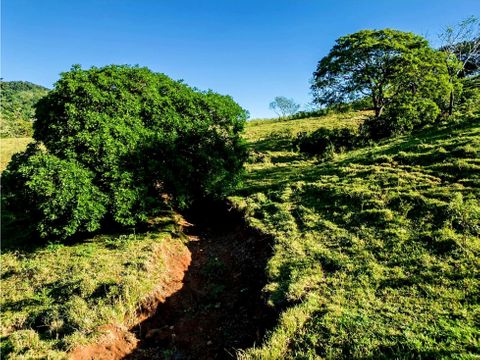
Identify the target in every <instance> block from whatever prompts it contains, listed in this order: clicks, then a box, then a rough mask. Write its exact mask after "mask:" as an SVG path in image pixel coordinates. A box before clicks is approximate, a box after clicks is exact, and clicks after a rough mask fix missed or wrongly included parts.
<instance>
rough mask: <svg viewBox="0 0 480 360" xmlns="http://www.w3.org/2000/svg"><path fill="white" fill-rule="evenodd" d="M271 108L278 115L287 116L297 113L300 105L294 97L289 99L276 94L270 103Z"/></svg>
mask: <svg viewBox="0 0 480 360" xmlns="http://www.w3.org/2000/svg"><path fill="white" fill-rule="evenodd" d="M270 109H272V110H273V111H275V113H276V114H277V115H278V116H281V117H285V116H288V115H293V114H295V113H296V112H297V111H298V109H300V105H299V104H297V103H296V102H295V100H293V99H289V98H287V97H285V96H276V97H275V99H274V100H273V101H272V102H271V103H270Z"/></svg>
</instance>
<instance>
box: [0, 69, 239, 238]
mask: <svg viewBox="0 0 480 360" xmlns="http://www.w3.org/2000/svg"><path fill="white" fill-rule="evenodd" d="M36 117H37V121H36V122H35V124H34V139H35V140H36V141H38V142H41V143H43V144H44V146H45V148H46V153H44V154H42V153H41V152H40V153H38V151H37V152H35V153H34V154H33V153H32V154H31V155H28V156H27V154H24V155H23V156H19V157H17V159H14V161H12V163H11V164H10V166H9V167H8V168H7V170H6V173H5V177H6V178H7V180H8V178H9V177H12V178H16V177H18V176H20V174H19V171H23V173H22V174H24V175H23V176H24V177H26V179H25V183H26V184H27V183H32V182H39V184H41V183H42V182H43V183H44V184H45V186H51V185H49V184H48V183H47V182H45V181H46V180H45V181H44V178H43V177H44V175H45V172H46V171H47V169H46V165H45V166H44V164H48V166H49V170H48V173H49V174H50V175H49V177H52V178H57V179H58V181H59V182H60V183H64V180H61V179H62V178H64V177H74V176H78V174H80V175H81V176H82V178H84V179H85V181H84V182H83V183H79V184H78V186H83V188H82V189H77V192H79V193H80V192H81V193H84V194H89V195H88V196H87V195H86V196H85V197H83V198H82V199H83V200H82V199H80V198H79V199H78V200H77V201H86V202H88V201H94V200H93V198H95V197H96V198H97V201H100V200H101V203H102V204H103V205H102V206H104V207H105V209H106V212H105V213H104V216H102V217H101V219H103V220H105V219H110V220H112V221H114V222H115V223H118V224H121V225H128V226H132V225H135V224H137V223H139V222H142V221H144V220H146V219H147V217H148V216H149V215H150V214H152V213H153V212H154V211H155V209H158V208H162V207H164V206H165V204H164V203H165V199H166V198H169V199H172V200H171V202H172V203H173V204H175V205H177V206H185V205H187V204H189V203H191V202H192V201H194V200H195V199H200V198H203V197H217V196H222V195H223V194H225V193H226V192H228V191H229V190H230V189H231V188H232V187H233V186H235V184H236V182H237V181H238V178H239V175H240V173H241V171H242V169H243V162H244V160H245V156H246V150H245V145H244V141H243V140H242V138H241V132H242V130H243V127H244V123H245V121H246V118H247V113H246V111H245V110H243V109H242V108H241V107H240V106H239V105H238V104H236V103H235V102H234V101H233V99H232V98H231V97H229V96H223V95H219V94H217V93H214V92H212V91H206V92H203V91H199V90H197V89H194V88H191V87H189V86H187V85H185V84H183V83H182V82H178V81H174V80H172V79H170V78H169V77H167V76H166V75H164V74H160V73H154V72H152V71H150V70H149V69H147V68H141V67H131V66H116V65H111V66H106V67H103V68H96V67H93V68H91V69H89V70H83V69H81V67H80V66H74V67H73V68H72V69H71V71H69V72H65V73H63V74H62V75H61V78H60V80H59V81H58V82H57V83H56V84H55V86H54V89H53V90H52V91H50V92H49V93H48V95H47V96H46V97H44V98H42V99H41V100H40V101H39V103H38V104H37V107H36ZM32 156H35V157H40V158H43V157H45V159H43V160H38V159H37V158H35V159H36V160H35V161H34V160H33V159H32ZM46 157H48V158H46ZM54 159H55V160H54ZM28 163H32V164H33V163H35V164H37V165H38V166H39V167H40V168H42V169H43V170H38V171H30V172H25V171H24V170H19V169H25V168H29V166H28ZM25 164H27V165H25ZM55 164H63V165H62V166H64V167H65V168H68V169H71V171H70V172H62V174H61V175H60V174H58V175H56V177H55V176H54V175H52V174H53V173H58V171H59V170H60V166H59V165H58V166H57V165H55ZM67 164H68V166H67ZM89 182H90V183H91V186H92V188H91V189H90V190H88V189H87V187H88V185H87V184H88V183H89ZM6 183H7V184H10V183H12V182H9V181H7V182H6ZM38 186H39V187H40V188H38V187H37V188H35V189H33V188H32V190H31V191H35V192H37V193H39V194H40V193H42V192H43V194H44V195H42V196H40V197H35V196H30V197H27V199H25V201H28V203H27V204H25V203H23V204H22V208H31V209H38V208H39V207H42V205H41V204H43V203H44V202H45V201H46V199H48V201H50V203H51V206H50V207H49V209H48V214H45V213H43V215H42V216H40V218H42V217H44V216H49V217H55V218H60V216H59V213H60V212H61V211H62V209H63V208H64V207H65V202H69V201H76V200H72V199H69V198H67V197H65V196H63V194H61V193H60V192H56V191H54V192H51V191H47V190H46V189H44V188H42V185H38ZM72 186H73V185H72ZM24 190H25V189H24ZM97 190H98V191H97ZM22 191H23V190H19V189H18V187H17V186H13V185H12V186H6V188H5V189H4V192H5V194H6V196H7V199H8V204H10V205H12V206H13V204H15V203H18V201H19V199H20V198H21V193H22ZM71 192H72V193H74V192H75V191H74V190H71ZM97 193H99V194H101V195H97ZM104 195H105V196H104ZM60 197H61V199H60ZM38 199H41V201H40V200H38ZM57 200H58V201H57ZM55 204H58V206H56V205H55ZM77 205H79V204H78V203H77V204H76V205H75V204H70V205H68V206H69V207H70V208H73V209H74V208H78V206H77ZM13 207H14V206H13ZM84 208H86V207H84ZM15 210H16V211H17V212H22V210H21V209H20V208H16V209H15ZM82 211H83V210H82ZM97 213H100V210H99V211H98V212H97ZM78 219H79V220H78V221H80V224H78V226H76V228H77V229H86V230H90V229H94V228H98V223H99V221H100V220H99V219H97V220H98V221H97V223H96V224H92V223H91V221H92V219H88V218H85V217H84V215H79V216H78ZM40 220H41V219H40ZM37 225H38V224H37ZM57 225H58V227H62V226H63V227H65V228H66V227H68V221H65V222H63V223H62V222H59V223H58V224H57ZM37 228H38V226H37ZM59 233H60V234H61V235H65V236H64V237H66V236H67V235H71V233H72V232H71V231H70V232H68V231H66V230H65V231H63V232H62V231H60V232H59ZM42 235H45V236H48V235H56V234H55V233H54V232H52V231H50V232H48V231H47V232H44V233H42Z"/></svg>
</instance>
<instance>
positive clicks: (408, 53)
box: [312, 29, 449, 118]
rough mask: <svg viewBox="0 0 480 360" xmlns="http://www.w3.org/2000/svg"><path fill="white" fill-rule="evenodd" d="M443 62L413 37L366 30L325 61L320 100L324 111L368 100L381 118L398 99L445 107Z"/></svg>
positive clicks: (317, 90) (319, 74)
mask: <svg viewBox="0 0 480 360" xmlns="http://www.w3.org/2000/svg"><path fill="white" fill-rule="evenodd" d="M443 60H444V58H443V57H442V54H441V53H440V52H438V51H435V50H433V49H432V48H431V47H430V46H429V44H428V42H427V41H426V40H425V39H424V38H422V37H421V36H418V35H415V34H413V33H410V32H402V31H398V30H392V29H384V30H362V31H359V32H356V33H354V34H350V35H347V36H343V37H341V38H339V39H338V40H337V41H336V44H335V46H334V47H333V48H332V49H331V51H330V52H329V54H328V55H327V56H325V57H324V58H323V59H321V60H320V61H319V63H318V65H317V69H316V71H315V72H314V74H313V82H312V90H313V93H314V98H315V101H316V102H317V103H319V104H321V105H334V104H338V103H343V102H349V101H352V100H356V99H359V98H362V97H365V96H367V97H370V98H371V100H372V103H373V107H374V110H375V116H376V117H377V118H379V117H381V116H382V114H383V112H384V110H385V109H386V108H388V106H389V105H390V104H392V103H393V102H394V101H395V100H396V99H398V98H402V99H403V101H406V100H407V99H408V98H409V99H413V98H425V97H427V98H429V99H432V101H434V102H435V103H436V104H437V105H438V106H439V107H441V106H443V105H444V104H443V102H444V101H445V99H444V93H445V91H448V90H447V88H448V87H449V82H448V72H447V68H446V66H445V63H444V61H443ZM431 91H433V93H432V92H431ZM406 94H408V96H406Z"/></svg>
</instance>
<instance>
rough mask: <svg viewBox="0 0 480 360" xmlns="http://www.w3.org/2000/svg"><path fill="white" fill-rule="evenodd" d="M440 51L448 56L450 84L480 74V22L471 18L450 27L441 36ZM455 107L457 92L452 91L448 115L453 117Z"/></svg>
mask: <svg viewBox="0 0 480 360" xmlns="http://www.w3.org/2000/svg"><path fill="white" fill-rule="evenodd" d="M439 37H440V40H441V42H442V45H441V47H440V50H441V51H443V52H445V53H446V54H447V57H446V64H447V67H448V73H449V75H450V82H451V83H452V84H453V83H455V81H456V79H457V78H458V77H461V78H464V77H467V76H471V75H478V74H479V72H480V21H479V19H478V18H477V17H475V16H471V17H469V18H467V19H465V20H463V21H461V22H460V23H458V24H457V25H455V26H448V27H447V28H445V30H444V31H443V32H442V33H441V34H440V35H439ZM454 105H455V91H454V89H452V90H451V91H450V100H449V106H448V114H449V115H452V113H453V109H454Z"/></svg>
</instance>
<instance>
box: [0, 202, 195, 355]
mask: <svg viewBox="0 0 480 360" xmlns="http://www.w3.org/2000/svg"><path fill="white" fill-rule="evenodd" d="M154 220H155V221H154V223H152V224H151V226H150V227H149V229H147V231H144V232H142V233H140V234H135V232H132V233H123V234H122V233H120V234H103V235H98V236H95V237H92V238H90V239H83V240H82V241H81V242H72V243H70V244H60V243H49V244H39V245H38V246H35V243H34V244H32V243H30V242H32V241H34V239H33V238H31V237H29V235H28V234H22V229H20V228H18V227H15V226H14V224H12V223H11V222H10V221H11V219H10V218H9V214H8V213H6V212H5V211H2V254H1V263H2V267H1V279H2V291H1V294H0V306H1V308H2V312H1V327H0V332H1V335H0V336H1V353H2V355H3V356H5V357H6V358H9V359H46V358H48V359H64V358H66V357H67V353H68V352H70V351H74V352H75V350H77V349H78V348H79V347H81V346H83V345H85V346H86V345H88V344H91V343H97V344H100V345H99V346H100V348H101V349H103V350H105V349H106V347H108V348H110V352H111V353H114V352H115V354H116V356H117V358H119V357H120V356H121V355H122V354H123V355H125V354H126V353H128V352H129V351H130V350H131V349H133V348H134V347H135V346H136V342H137V341H136V339H135V337H134V336H133V335H132V334H130V333H129V332H128V329H129V327H131V326H133V325H135V324H137V323H138V322H139V321H142V320H143V319H144V318H145V317H148V315H150V312H151V311H153V310H155V307H156V305H157V304H158V302H160V301H163V300H164V299H165V298H166V297H168V296H169V295H171V294H173V293H175V292H176V291H178V290H179V289H180V288H181V287H182V279H183V276H184V272H185V271H186V269H187V268H188V265H189V263H190V253H189V251H188V249H187V248H186V246H185V244H184V242H183V241H181V239H179V238H178V235H179V234H180V233H179V229H178V226H177V225H176V223H177V222H178V221H177V219H176V216H175V215H174V214H165V215H164V216H163V217H159V218H157V219H154ZM22 241H24V242H23V246H22ZM151 304H153V305H151ZM112 349H113V350H112ZM89 351H90V350H89ZM77 353H78V352H77ZM84 358H87V357H84Z"/></svg>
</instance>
